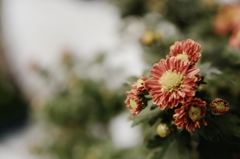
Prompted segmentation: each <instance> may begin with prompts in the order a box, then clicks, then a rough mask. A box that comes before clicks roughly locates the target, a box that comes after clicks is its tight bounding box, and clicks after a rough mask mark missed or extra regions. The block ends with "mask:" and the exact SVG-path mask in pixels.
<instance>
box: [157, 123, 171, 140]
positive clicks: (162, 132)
mask: <svg viewBox="0 0 240 159" xmlns="http://www.w3.org/2000/svg"><path fill="white" fill-rule="evenodd" d="M157 133H158V135H159V136H160V137H166V136H167V135H168V134H169V133H170V129H169V127H168V126H167V124H159V125H158V127H157Z"/></svg>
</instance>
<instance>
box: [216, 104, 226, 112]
mask: <svg viewBox="0 0 240 159" xmlns="http://www.w3.org/2000/svg"><path fill="white" fill-rule="evenodd" d="M214 106H215V107H216V108H217V110H225V109H226V106H225V104H224V102H217V103H214Z"/></svg>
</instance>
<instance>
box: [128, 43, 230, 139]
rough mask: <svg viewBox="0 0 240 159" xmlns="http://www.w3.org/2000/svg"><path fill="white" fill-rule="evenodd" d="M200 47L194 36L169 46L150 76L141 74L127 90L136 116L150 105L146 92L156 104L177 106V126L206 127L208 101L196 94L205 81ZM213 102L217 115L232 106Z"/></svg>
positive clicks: (163, 108) (174, 107)
mask: <svg viewBox="0 0 240 159" xmlns="http://www.w3.org/2000/svg"><path fill="white" fill-rule="evenodd" d="M200 49H201V46H200V44H198V43H197V42H195V41H193V40H191V39H188V40H183V41H177V42H175V43H174V44H173V45H172V46H170V52H169V54H168V55H167V56H166V59H161V60H160V61H159V62H158V63H155V64H154V65H153V68H152V70H151V71H150V74H151V77H149V78H147V77H145V76H142V77H141V78H140V79H139V80H138V81H136V82H135V83H134V84H133V85H132V89H131V90H130V91H128V92H127V93H126V94H127V98H126V100H125V104H126V105H127V107H128V108H129V110H130V112H131V113H132V115H133V116H136V115H137V114H138V113H140V112H141V110H143V109H144V108H145V107H146V106H147V102H146V101H148V100H149V99H148V98H146V97H145V95H147V94H150V95H151V100H152V102H153V104H155V105H156V106H157V107H159V109H160V110H165V109H174V114H173V119H174V125H175V126H176V127H177V128H179V129H183V128H185V129H186V130H188V131H195V130H196V128H200V127H201V125H204V126H207V122H206V120H205V119H204V118H205V116H206V111H207V102H206V101H204V100H202V99H201V98H199V97H197V96H196V90H197V88H198V86H199V83H200V82H201V80H202V79H201V76H200V75H199V72H200V69H199V68H198V67H196V63H197V62H198V61H199V59H200V57H201V54H200ZM210 105H211V110H212V112H213V113H212V114H214V115H215V114H224V113H226V112H227V111H228V108H229V107H228V104H227V102H225V101H224V100H221V99H215V100H214V101H212V103H211V104H210ZM160 128H161V129H162V128H163V127H160ZM160 128H158V129H160ZM167 132H168V131H167ZM160 134H161V133H160ZM162 136H164V135H162Z"/></svg>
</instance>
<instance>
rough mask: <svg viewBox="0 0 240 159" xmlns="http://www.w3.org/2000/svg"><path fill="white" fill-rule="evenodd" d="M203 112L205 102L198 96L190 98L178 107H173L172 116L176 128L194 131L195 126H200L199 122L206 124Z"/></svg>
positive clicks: (204, 110)
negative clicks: (173, 112)
mask: <svg viewBox="0 0 240 159" xmlns="http://www.w3.org/2000/svg"><path fill="white" fill-rule="evenodd" d="M205 114H206V102H205V101H202V100H201V99H200V98H191V99H190V100H188V101H186V102H185V103H183V105H182V106H181V107H180V108H177V109H175V114H174V115H173V118H174V119H175V125H176V126H177V128H179V129H182V128H186V130H188V131H195V130H196V128H200V124H201V123H202V124H203V125H204V126H207V122H206V121H205V120H204V117H205Z"/></svg>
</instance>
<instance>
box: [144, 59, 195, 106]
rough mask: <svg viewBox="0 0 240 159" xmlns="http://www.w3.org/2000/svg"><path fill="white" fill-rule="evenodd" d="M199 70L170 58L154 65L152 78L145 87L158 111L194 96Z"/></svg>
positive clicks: (185, 62)
mask: <svg viewBox="0 0 240 159" xmlns="http://www.w3.org/2000/svg"><path fill="white" fill-rule="evenodd" d="M199 71H200V70H199V69H198V68H197V67H195V66H192V65H190V63H188V61H185V60H180V59H177V58H176V57H170V58H168V59H166V60H163V59H162V60H160V62H159V63H156V64H154V66H153V69H152V70H151V72H150V73H151V75H152V77H151V78H149V79H148V80H147V81H146V82H145V85H146V87H147V88H148V89H149V93H150V94H151V95H152V100H153V103H154V104H156V105H157V106H159V108H160V109H162V110H163V109H165V108H166V107H167V106H168V107H169V108H173V107H176V106H178V104H179V103H183V102H184V101H185V100H187V99H189V98H192V97H193V96H194V95H195V91H194V90H195V88H197V84H196V82H197V81H198V80H199V76H198V73H199Z"/></svg>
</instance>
